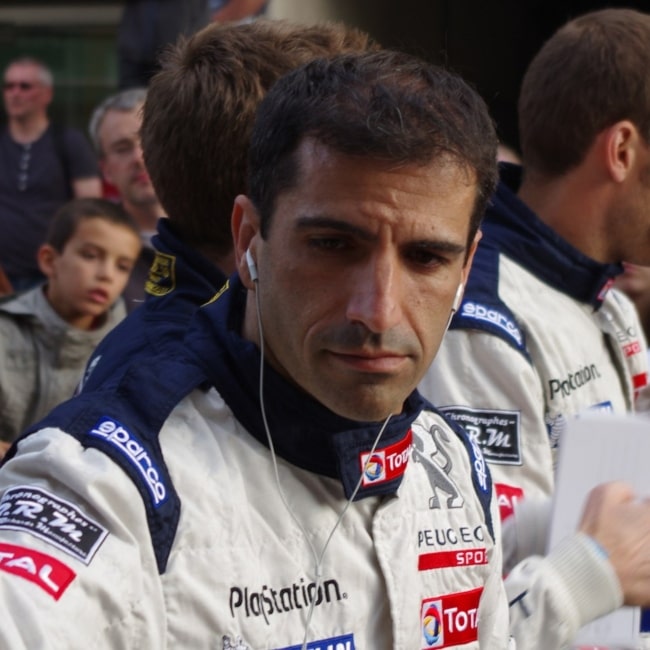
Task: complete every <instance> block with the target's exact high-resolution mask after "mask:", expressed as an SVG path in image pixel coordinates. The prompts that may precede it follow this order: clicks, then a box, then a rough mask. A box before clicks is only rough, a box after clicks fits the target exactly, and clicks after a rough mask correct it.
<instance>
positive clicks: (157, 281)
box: [144, 251, 176, 297]
mask: <svg viewBox="0 0 650 650" xmlns="http://www.w3.org/2000/svg"><path fill="white" fill-rule="evenodd" d="M175 288H176V258H175V257H174V256H173V255H167V254H166V253H161V252H160V251H156V257H155V258H154V260H153V262H152V263H151V268H150V269H149V276H148V277H147V281H146V282H145V285H144V290H145V291H146V292H147V293H148V294H151V295H152V296H158V297H160V296H166V295H167V294H168V293H171V292H172V291H173V290H174V289H175Z"/></svg>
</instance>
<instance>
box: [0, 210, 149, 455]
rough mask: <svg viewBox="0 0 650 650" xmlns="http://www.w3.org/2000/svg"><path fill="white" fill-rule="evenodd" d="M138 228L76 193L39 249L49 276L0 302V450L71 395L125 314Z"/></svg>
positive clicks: (119, 212)
mask: <svg viewBox="0 0 650 650" xmlns="http://www.w3.org/2000/svg"><path fill="white" fill-rule="evenodd" d="M140 246H141V244H140V237H139V235H138V230H137V226H136V225H135V223H134V222H133V220H132V219H131V217H129V216H128V214H127V213H126V212H125V211H124V210H123V209H122V208H121V207H119V206H117V205H115V204H113V203H110V202H108V201H104V200H103V199H91V198H86V199H73V200H72V201H69V202H68V203H66V204H65V205H64V206H63V207H62V208H60V209H59V211H58V212H57V213H56V215H55V216H54V219H53V221H52V223H51V226H50V229H49V232H48V235H47V240H46V242H45V243H44V244H43V245H41V246H40V248H39V249H38V253H37V261H38V265H39V268H40V269H41V271H42V272H43V274H44V275H45V276H46V278H47V281H46V282H45V284H43V285H39V286H38V287H35V288H34V289H31V290H29V291H26V292H24V293H19V294H16V295H14V296H11V297H9V298H7V299H5V300H4V301H3V302H2V303H0V355H2V359H3V363H2V364H1V366H0V413H2V417H1V418H0V444H1V445H2V448H0V453H4V452H5V451H6V448H7V447H8V445H9V443H10V442H11V441H12V440H13V439H14V438H16V437H17V436H18V434H19V433H20V432H21V431H22V430H23V429H24V428H25V427H26V426H27V425H29V424H31V423H32V422H34V421H36V420H37V419H39V418H41V417H42V416H43V415H45V414H46V413H47V412H48V411H49V410H50V409H51V408H53V407H54V406H55V405H56V404H58V403H59V402H61V401H63V400H64V399H67V398H68V397H69V396H70V395H71V394H72V392H73V390H74V387H75V385H76V384H77V382H78V381H79V377H80V375H81V373H82V371H83V367H84V364H85V363H86V361H87V359H88V357H89V356H90V353H91V352H92V350H93V349H94V348H95V346H96V345H97V344H98V343H99V341H100V340H101V339H102V338H103V337H104V336H105V335H106V334H107V333H108V331H109V330H110V329H112V328H113V327H114V326H115V325H116V324H117V323H118V322H119V321H120V320H121V319H122V318H123V317H124V315H125V308H124V304H123V301H122V300H121V298H120V294H121V293H122V290H123V289H124V287H125V285H126V282H127V280H128V279H129V274H130V273H131V269H132V267H133V264H134V262H135V260H136V259H137V257H138V254H139V252H140Z"/></svg>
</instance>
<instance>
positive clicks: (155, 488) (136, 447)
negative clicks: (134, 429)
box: [88, 417, 167, 508]
mask: <svg viewBox="0 0 650 650" xmlns="http://www.w3.org/2000/svg"><path fill="white" fill-rule="evenodd" d="M88 435H90V436H95V437H96V438H102V439H103V440H105V441H106V442H108V443H109V444H110V445H112V446H113V447H114V448H115V449H116V450H117V451H118V453H120V454H122V455H123V456H124V457H125V458H126V459H127V460H128V462H129V463H130V464H131V465H133V467H135V469H136V470H137V471H138V473H139V474H140V475H141V476H142V478H143V480H144V482H145V485H146V487H147V490H148V491H149V493H150V494H151V498H152V501H153V507H154V508H158V507H160V506H161V505H162V504H163V503H164V502H165V501H166V500H167V488H166V486H165V484H164V483H163V480H162V478H161V473H160V471H159V470H158V468H157V467H156V465H155V464H154V462H153V460H152V459H151V456H149V453H148V452H147V450H146V449H145V447H144V446H143V444H142V443H141V442H140V440H139V439H138V437H137V436H136V435H135V434H133V433H131V432H130V431H129V430H128V429H127V428H126V427H124V426H122V425H121V424H120V423H119V422H117V421H116V420H113V419H112V418H109V417H103V418H100V419H99V420H98V422H97V424H95V426H94V427H93V428H92V429H91V430H90V431H89V432H88Z"/></svg>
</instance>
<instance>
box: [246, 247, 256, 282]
mask: <svg viewBox="0 0 650 650" xmlns="http://www.w3.org/2000/svg"><path fill="white" fill-rule="evenodd" d="M246 264H248V272H249V273H250V274H251V280H252V281H253V282H257V265H256V264H255V260H254V259H253V255H252V253H251V250H250V248H247V249H246Z"/></svg>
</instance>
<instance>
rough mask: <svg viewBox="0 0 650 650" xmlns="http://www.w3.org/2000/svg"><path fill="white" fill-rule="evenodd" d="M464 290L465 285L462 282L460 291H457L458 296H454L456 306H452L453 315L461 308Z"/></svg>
mask: <svg viewBox="0 0 650 650" xmlns="http://www.w3.org/2000/svg"><path fill="white" fill-rule="evenodd" d="M464 289H465V285H464V284H463V283H462V282H461V283H460V284H459V285H458V289H456V295H455V296H454V304H453V305H452V306H451V311H452V313H456V312H457V311H458V308H459V307H460V303H461V301H462V300H463V290H464Z"/></svg>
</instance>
